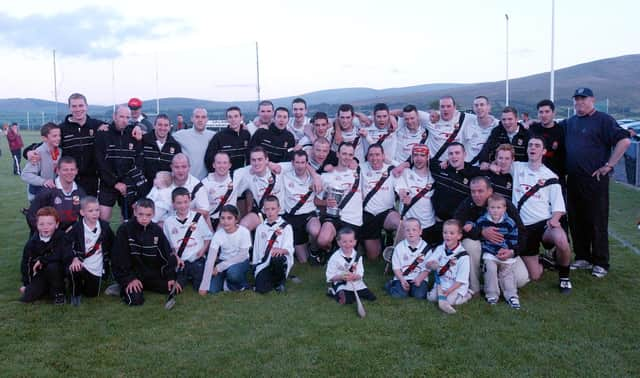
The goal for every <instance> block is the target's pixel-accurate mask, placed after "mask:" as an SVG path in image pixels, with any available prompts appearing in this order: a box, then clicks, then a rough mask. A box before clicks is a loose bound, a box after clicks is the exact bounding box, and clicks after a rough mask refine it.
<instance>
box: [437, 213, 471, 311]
mask: <svg viewBox="0 0 640 378" xmlns="http://www.w3.org/2000/svg"><path fill="white" fill-rule="evenodd" d="M442 238H443V239H444V242H443V243H442V244H441V245H439V246H438V247H436V249H435V250H434V251H432V252H429V253H428V254H427V257H426V260H427V268H429V269H430V270H435V285H434V287H433V289H432V290H431V291H430V292H429V294H427V299H428V300H429V301H431V302H438V307H440V309H441V310H442V311H444V312H446V313H448V314H454V313H455V312H456V310H455V309H454V308H453V307H452V306H454V305H461V304H463V303H465V302H467V301H468V300H469V299H471V296H472V294H473V293H472V292H471V290H469V255H468V254H467V252H466V251H465V250H464V248H463V247H462V244H460V240H462V225H461V224H460V221H458V220H457V219H449V220H447V221H445V222H444V224H443V226H442Z"/></svg>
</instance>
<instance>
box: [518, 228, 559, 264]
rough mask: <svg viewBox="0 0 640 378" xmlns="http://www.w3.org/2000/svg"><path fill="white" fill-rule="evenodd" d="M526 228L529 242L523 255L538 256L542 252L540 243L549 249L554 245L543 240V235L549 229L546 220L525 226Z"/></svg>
mask: <svg viewBox="0 0 640 378" xmlns="http://www.w3.org/2000/svg"><path fill="white" fill-rule="evenodd" d="M524 228H525V229H526V230H527V242H526V248H525V249H524V250H523V251H522V253H521V256H537V255H538V253H539V252H540V243H542V245H543V246H544V247H545V248H547V249H549V248H551V247H553V244H552V243H551V244H549V243H544V242H543V241H542V236H543V235H544V232H545V231H546V230H547V221H546V220H543V221H540V222H538V223H534V224H530V225H528V226H524Z"/></svg>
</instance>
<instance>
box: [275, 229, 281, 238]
mask: <svg viewBox="0 0 640 378" xmlns="http://www.w3.org/2000/svg"><path fill="white" fill-rule="evenodd" d="M274 232H275V233H276V235H278V236H280V235H282V228H280V227H278V228H276V230H275V231H274Z"/></svg>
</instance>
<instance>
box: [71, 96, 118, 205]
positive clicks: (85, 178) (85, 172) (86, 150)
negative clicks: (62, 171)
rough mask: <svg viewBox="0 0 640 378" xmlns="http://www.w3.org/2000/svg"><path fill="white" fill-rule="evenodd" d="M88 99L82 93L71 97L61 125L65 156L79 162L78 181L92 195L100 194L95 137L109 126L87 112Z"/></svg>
mask: <svg viewBox="0 0 640 378" xmlns="http://www.w3.org/2000/svg"><path fill="white" fill-rule="evenodd" d="M87 108H88V105H87V98H86V97H85V96H84V95H82V94H80V93H73V94H72V95H71V96H69V110H70V112H71V114H69V115H67V116H66V117H65V119H64V121H63V122H62V123H61V124H60V131H61V132H62V141H61V142H60V148H62V156H71V157H72V158H74V159H75V161H76V163H77V164H78V175H77V177H76V182H77V183H78V186H80V187H81V188H82V189H84V191H85V192H86V193H87V194H88V195H90V196H97V195H98V165H97V163H96V150H95V138H96V134H97V133H98V130H104V131H106V130H108V125H107V124H106V123H104V122H102V121H100V120H97V119H94V118H91V117H89V115H87Z"/></svg>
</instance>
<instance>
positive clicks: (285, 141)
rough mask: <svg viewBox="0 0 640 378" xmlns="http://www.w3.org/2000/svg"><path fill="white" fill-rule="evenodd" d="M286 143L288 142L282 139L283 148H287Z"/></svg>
mask: <svg viewBox="0 0 640 378" xmlns="http://www.w3.org/2000/svg"><path fill="white" fill-rule="evenodd" d="M288 144H289V143H287V141H286V140H285V141H284V145H283V147H284V148H287V145H288Z"/></svg>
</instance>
